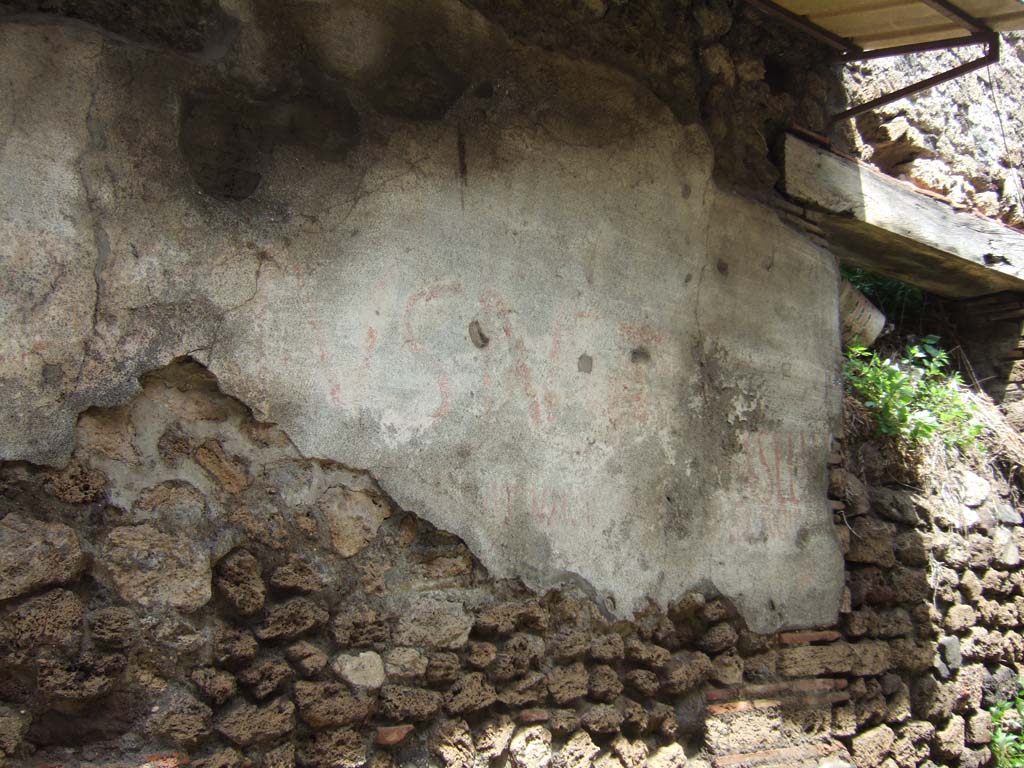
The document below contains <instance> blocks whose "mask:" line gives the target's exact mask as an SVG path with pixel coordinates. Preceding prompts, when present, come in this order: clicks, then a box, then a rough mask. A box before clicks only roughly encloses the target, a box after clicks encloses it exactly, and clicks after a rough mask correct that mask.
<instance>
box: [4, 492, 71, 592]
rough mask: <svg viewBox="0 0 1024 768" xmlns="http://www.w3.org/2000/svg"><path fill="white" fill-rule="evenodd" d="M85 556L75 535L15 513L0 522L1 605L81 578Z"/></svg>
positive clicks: (63, 527) (63, 528) (50, 524)
mask: <svg viewBox="0 0 1024 768" xmlns="http://www.w3.org/2000/svg"><path fill="white" fill-rule="evenodd" d="M84 567H85V556H84V555H83V554H82V550H81V548H80V547H79V545H78V537H77V536H76V535H75V532H74V531H73V530H71V528H69V527H68V526H66V525H63V524H61V523H44V522H40V521H39V520H35V519H33V518H31V517H25V516H23V515H21V514H18V513H16V512H11V513H8V514H7V515H6V516H5V517H4V518H3V519H2V520H0V601H3V600H9V599H10V598H12V597H18V596H19V595H24V594H27V593H29V592H33V591H35V590H37V589H40V588H41V587H45V586H49V585H51V584H65V583H67V582H69V581H73V580H74V579H76V578H77V577H78V574H80V573H81V572H82V569H83V568H84Z"/></svg>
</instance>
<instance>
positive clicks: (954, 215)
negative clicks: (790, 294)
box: [785, 134, 1024, 298]
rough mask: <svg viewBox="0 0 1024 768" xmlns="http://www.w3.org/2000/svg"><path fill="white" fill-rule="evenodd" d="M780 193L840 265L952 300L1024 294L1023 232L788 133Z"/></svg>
mask: <svg viewBox="0 0 1024 768" xmlns="http://www.w3.org/2000/svg"><path fill="white" fill-rule="evenodd" d="M785 187H786V192H787V194H788V195H789V196H790V197H792V198H794V199H796V200H798V201H800V202H802V203H804V204H806V205H808V206H810V207H811V208H812V209H815V210H817V211H819V212H820V220H817V219H816V220H817V223H818V225H819V226H820V227H821V228H822V229H823V230H824V231H825V233H826V237H827V238H828V240H829V243H830V245H831V246H832V247H833V249H834V250H835V251H836V253H837V255H839V256H840V258H841V259H843V260H844V261H847V262H849V263H851V264H855V265H857V266H861V267H863V268H865V269H869V270H871V271H873V272H878V273H880V274H884V275H889V276H890V277H893V278H896V279H898V280H902V281H904V282H907V283H911V284H913V285H918V286H920V287H921V288H923V289H925V290H927V291H930V292H932V293H935V294H938V295H940V296H948V297H950V298H970V297H975V296H984V295H986V294H990V293H997V292H1000V291H1009V292H1013V293H1019V292H1024V233H1021V232H1018V231H1017V230H1014V229H1011V228H1009V227H1005V226H1003V225H1001V224H999V223H997V222H995V221H992V220H990V219H985V218H983V217H981V216H976V215H974V214H970V213H958V212H957V211H955V210H954V209H953V208H952V207H951V206H949V205H947V204H946V203H944V202H942V201H939V200H935V199H932V198H931V197H928V196H926V195H923V194H921V193H920V192H916V191H914V189H913V188H911V187H910V186H909V185H907V184H905V183H903V182H900V181H897V180H896V179H893V178H892V177H890V176H886V175H884V174H882V173H880V172H878V171H876V170H874V169H872V168H869V167H868V166H865V165H862V164H860V163H858V162H856V161H854V160H850V159H848V158H845V157H842V156H840V155H837V154H835V153H834V152H829V151H828V150H826V149H823V148H821V147H817V146H815V145H813V144H808V143H807V142H806V141H803V140H802V139H799V138H797V137H796V136H793V135H791V134H790V135H787V136H786V144H785Z"/></svg>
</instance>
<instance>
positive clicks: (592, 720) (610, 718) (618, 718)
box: [580, 704, 624, 734]
mask: <svg viewBox="0 0 1024 768" xmlns="http://www.w3.org/2000/svg"><path fill="white" fill-rule="evenodd" d="M623 719H624V717H623V715H622V713H621V712H620V711H619V710H618V709H616V708H615V707H613V706H612V705H610V704H597V705H595V706H593V707H591V708H590V709H588V710H587V711H586V712H584V713H583V716H582V717H581V718H580V723H581V724H582V725H583V727H584V728H586V729H587V730H588V731H590V732H591V733H598V734H604V733H615V732H617V731H618V730H619V728H620V727H621V726H622V721H623Z"/></svg>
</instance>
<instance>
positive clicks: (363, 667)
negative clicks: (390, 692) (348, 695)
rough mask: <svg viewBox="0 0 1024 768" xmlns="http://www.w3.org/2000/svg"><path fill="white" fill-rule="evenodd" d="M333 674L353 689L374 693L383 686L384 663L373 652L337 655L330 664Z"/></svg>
mask: <svg viewBox="0 0 1024 768" xmlns="http://www.w3.org/2000/svg"><path fill="white" fill-rule="evenodd" d="M331 668H332V669H333V670H334V673H335V674H336V675H337V676H338V677H340V678H341V679H342V680H344V681H345V682H346V683H348V684H349V685H351V686H352V687H353V688H366V689H368V690H372V691H375V690H377V689H378V688H380V687H381V686H382V685H384V679H385V676H384V662H383V661H382V660H381V658H380V656H378V655H377V654H376V653H374V652H373V651H365V652H363V653H360V654H357V655H348V654H344V653H343V654H339V655H338V656H336V657H335V658H334V661H333V662H332V663H331Z"/></svg>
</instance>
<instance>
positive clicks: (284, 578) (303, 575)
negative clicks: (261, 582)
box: [270, 555, 323, 594]
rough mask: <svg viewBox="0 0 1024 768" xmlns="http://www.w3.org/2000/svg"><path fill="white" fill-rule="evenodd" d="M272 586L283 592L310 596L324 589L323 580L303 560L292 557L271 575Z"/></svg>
mask: <svg viewBox="0 0 1024 768" xmlns="http://www.w3.org/2000/svg"><path fill="white" fill-rule="evenodd" d="M270 586H271V587H273V588H274V589H279V590H281V591H282V592H301V593H304V594H308V593H311V592H317V591H319V590H320V589H322V588H323V580H322V579H321V578H320V576H319V575H317V573H316V571H314V570H313V567H312V566H311V565H310V564H309V563H307V562H306V561H305V560H303V559H302V558H299V557H296V556H294V555H293V556H292V557H290V558H288V561H287V562H286V563H284V564H283V565H279V566H278V567H277V568H275V569H274V570H273V572H272V573H271V574H270Z"/></svg>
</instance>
